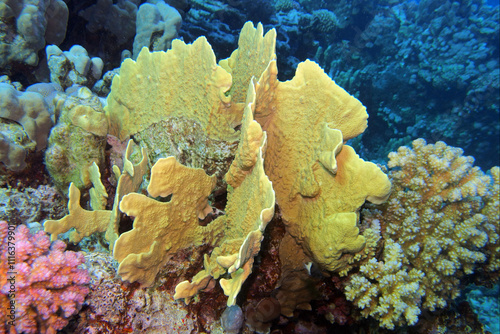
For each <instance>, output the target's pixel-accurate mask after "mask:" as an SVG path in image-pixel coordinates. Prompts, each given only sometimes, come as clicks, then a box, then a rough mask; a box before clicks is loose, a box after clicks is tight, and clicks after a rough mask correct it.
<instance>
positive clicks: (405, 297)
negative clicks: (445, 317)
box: [345, 240, 425, 329]
mask: <svg viewBox="0 0 500 334" xmlns="http://www.w3.org/2000/svg"><path fill="white" fill-rule="evenodd" d="M405 261H406V262H407V260H406V259H405V258H404V254H403V251H402V250H401V246H400V245H399V244H397V243H395V242H393V241H392V240H388V241H387V242H386V245H385V249H384V257H383V261H380V262H379V261H377V260H376V259H375V258H372V259H371V260H370V261H369V262H368V263H367V264H364V265H362V266H361V267H360V269H359V274H355V275H352V276H351V277H350V280H349V283H348V285H347V286H346V289H345V294H346V297H347V300H350V301H353V302H354V304H355V305H356V306H357V307H359V308H361V309H362V311H361V314H363V315H364V316H365V317H368V316H369V315H370V316H372V317H374V318H375V319H377V320H379V321H380V325H381V326H382V327H385V328H388V329H394V327H395V325H403V324H405V321H404V320H403V317H404V319H405V320H406V323H408V324H409V325H414V324H415V323H416V322H417V320H418V315H419V314H420V307H419V305H420V303H421V298H422V296H423V295H424V294H425V292H424V288H423V287H422V286H421V285H420V282H421V281H422V278H423V277H424V275H425V274H424V273H423V272H422V271H420V270H418V269H415V268H413V269H411V270H410V271H407V269H406V268H404V267H403V264H404V263H405Z"/></svg>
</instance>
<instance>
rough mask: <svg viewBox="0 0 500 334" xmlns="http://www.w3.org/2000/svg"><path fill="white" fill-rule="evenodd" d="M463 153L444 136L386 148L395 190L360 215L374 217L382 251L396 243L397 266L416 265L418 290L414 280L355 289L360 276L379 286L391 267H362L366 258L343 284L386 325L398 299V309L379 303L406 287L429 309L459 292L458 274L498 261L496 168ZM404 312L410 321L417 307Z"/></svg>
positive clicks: (392, 320)
mask: <svg viewBox="0 0 500 334" xmlns="http://www.w3.org/2000/svg"><path fill="white" fill-rule="evenodd" d="M462 153H463V151H462V150H461V149H459V148H455V147H450V146H447V145H446V144H445V143H444V142H437V143H436V144H427V143H426V142H425V141H424V140H423V139H417V140H415V141H413V149H411V148H409V147H405V146H403V147H400V148H399V149H398V152H393V153H390V154H389V159H390V160H389V164H388V165H389V167H390V168H392V169H393V170H392V171H391V172H390V177H391V179H392V181H393V193H392V195H391V197H390V198H389V200H388V201H387V202H386V203H385V204H383V205H382V206H379V207H376V209H373V210H371V211H366V212H364V213H365V217H364V219H369V220H372V221H375V220H376V221H378V222H379V223H380V225H381V226H382V227H383V228H382V231H383V233H382V235H383V237H384V238H385V239H386V250H385V252H386V254H387V253H388V252H390V249H389V250H388V249H387V247H398V248H400V249H401V255H402V256H401V261H400V262H401V263H402V264H403V267H402V269H401V270H402V271H404V273H408V275H410V274H411V273H412V272H415V270H416V272H415V275H417V273H418V275H420V276H421V278H420V279H419V284H420V289H421V291H420V290H416V287H415V289H413V290H411V291H410V290H408V289H401V290H399V294H398V293H396V294H394V293H393V292H391V293H384V292H382V295H381V296H379V294H378V293H379V291H383V290H382V288H379V290H376V291H375V292H377V293H375V292H374V293H373V294H370V293H369V292H368V290H367V289H366V288H362V289H361V288H360V284H361V282H362V281H366V278H368V279H370V282H371V283H370V284H372V285H373V286H374V287H377V286H382V285H383V282H384V281H386V280H387V279H386V276H387V277H388V278H390V277H391V275H393V274H394V273H395V272H394V271H390V272H386V273H383V274H380V273H379V274H377V275H376V276H374V274H373V273H372V272H367V269H366V268H369V267H370V266H371V264H367V265H366V266H362V267H361V268H362V269H361V270H360V274H356V275H354V276H352V277H351V280H350V282H349V284H348V286H347V288H346V291H347V296H348V297H349V298H350V299H351V300H354V303H355V304H356V305H357V306H359V307H361V308H363V309H364V310H363V314H365V315H366V316H368V315H372V316H374V317H375V318H377V319H380V320H381V325H382V326H384V327H387V328H392V327H393V326H394V324H401V323H402V315H403V313H402V311H404V309H402V308H401V306H402V304H401V303H399V304H398V305H399V306H400V308H399V313H398V312H396V309H394V310H392V309H391V308H388V307H385V306H384V305H387V304H388V303H392V304H394V305H396V303H397V301H398V299H401V298H403V297H405V298H407V297H408V296H407V295H406V294H407V293H408V292H412V294H413V297H412V298H413V302H414V303H417V304H418V305H419V307H420V304H421V306H422V307H423V308H425V309H428V310H431V311H434V310H435V309H437V308H442V307H444V306H446V305H447V302H448V301H450V300H452V299H454V298H456V297H457V296H458V295H459V294H460V286H459V283H460V278H461V277H463V276H464V275H468V274H472V273H474V270H475V269H476V268H478V267H479V266H480V264H482V263H485V262H487V266H486V268H487V270H497V268H498V267H497V266H498V243H499V241H498V239H499V237H498V233H499V227H498V221H499V213H498V210H496V209H497V208H498V202H499V199H498V194H499V192H498V170H499V169H498V167H494V168H492V170H491V171H490V172H491V174H492V176H493V178H492V177H490V176H489V175H487V174H484V173H483V172H482V171H481V170H480V169H479V167H473V162H474V159H473V158H472V157H466V156H463V155H462ZM495 210H496V211H495ZM394 245H396V246H394ZM372 261H375V260H372ZM370 263H371V262H370ZM374 263H375V262H374ZM386 265H387V263H386V264H385V265H384V264H383V263H381V266H380V268H379V269H380V270H382V272H383V271H384V270H385V269H384V268H386ZM365 267H366V268H365ZM363 268H365V269H363ZM405 275H406V274H404V275H402V276H401V275H399V276H398V274H396V276H395V277H401V278H403V277H404V276H405ZM415 275H413V276H415ZM418 275H417V276H418ZM363 276H364V277H363ZM410 276H411V275H410ZM365 277H366V278H365ZM415 277H416V276H415ZM359 289H361V290H359ZM374 289H376V288H374ZM396 291H397V290H396ZM417 292H418V294H419V295H421V302H420V301H419V300H420V297H418V294H417ZM379 297H380V298H379ZM417 297H418V298H417ZM370 298H371V300H370ZM377 298H378V299H377ZM409 312H410V313H409V314H407V313H406V311H405V313H404V316H405V318H406V320H407V322H408V323H409V324H413V323H415V322H416V317H417V316H418V313H416V312H414V311H409ZM409 315H410V316H409Z"/></svg>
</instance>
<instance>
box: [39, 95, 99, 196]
mask: <svg viewBox="0 0 500 334" xmlns="http://www.w3.org/2000/svg"><path fill="white" fill-rule="evenodd" d="M55 104H56V106H55V114H56V116H57V117H56V119H57V125H56V126H55V127H54V128H53V129H52V131H51V132H50V137H49V147H48V148H47V151H46V152H45V164H46V167H47V170H48V172H49V174H50V176H51V177H52V179H53V181H54V183H55V185H56V186H57V187H58V189H59V190H60V191H62V192H66V191H67V189H68V186H69V184H70V183H71V182H73V183H74V184H75V185H76V186H77V187H78V188H84V187H88V186H89V185H90V174H89V171H88V169H89V167H90V166H91V165H92V163H94V162H95V163H96V164H97V165H98V166H102V165H103V163H104V148H105V145H106V133H107V129H108V123H107V120H106V118H105V116H104V112H103V109H102V104H101V101H100V100H99V98H98V97H97V96H95V95H93V94H92V92H91V91H90V90H89V89H88V88H86V87H81V88H80V87H78V86H76V87H72V88H70V89H67V90H66V93H65V94H60V95H58V97H57V98H56V99H55Z"/></svg>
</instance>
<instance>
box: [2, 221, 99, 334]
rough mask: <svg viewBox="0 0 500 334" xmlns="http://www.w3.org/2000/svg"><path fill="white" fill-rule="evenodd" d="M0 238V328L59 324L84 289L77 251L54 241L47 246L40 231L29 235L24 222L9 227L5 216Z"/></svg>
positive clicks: (43, 329) (51, 329) (52, 328)
mask: <svg viewBox="0 0 500 334" xmlns="http://www.w3.org/2000/svg"><path fill="white" fill-rule="evenodd" d="M0 239H1V240H2V244H1V246H0V257H1V260H2V270H0V305H1V311H0V332H1V333H7V332H9V331H10V332H11V331H14V330H15V331H17V332H18V333H33V334H34V333H56V332H57V331H58V330H61V329H63V328H64V327H65V326H66V325H67V324H68V321H69V319H70V318H71V316H72V315H74V314H76V313H78V311H79V310H80V308H81V306H82V305H83V302H84V299H85V296H86V295H87V294H88V292H89V289H88V287H87V285H88V283H89V282H90V277H89V275H88V273H87V271H86V270H84V269H80V268H79V267H80V265H82V264H83V263H84V262H85V260H84V256H83V254H82V253H75V252H72V251H65V249H66V245H65V244H64V242H62V241H59V240H58V241H55V242H54V243H52V245H51V243H50V241H49V237H48V236H47V235H46V234H45V232H43V231H40V232H38V233H37V234H35V235H32V234H31V233H30V232H29V230H28V228H27V227H26V226H25V225H19V226H17V227H16V228H14V226H13V225H9V224H8V223H7V222H5V221H1V222H0ZM13 244H15V246H11V245H13ZM11 310H12V311H11ZM9 312H10V313H9Z"/></svg>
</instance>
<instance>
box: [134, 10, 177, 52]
mask: <svg viewBox="0 0 500 334" xmlns="http://www.w3.org/2000/svg"><path fill="white" fill-rule="evenodd" d="M150 2H152V3H144V4H142V5H141V6H140V7H139V10H138V11H137V23H136V26H137V28H136V31H137V32H136V35H135V39H134V48H133V51H132V54H133V58H134V59H135V58H137V56H138V55H139V52H140V51H141V49H142V48H143V47H147V48H149V50H150V51H166V50H168V49H170V47H171V46H172V40H173V39H174V38H176V37H177V32H178V31H179V28H180V26H181V23H182V18H181V15H180V14H179V12H177V10H176V9H175V8H174V7H171V6H169V5H167V4H166V3H165V2H163V1H161V0H156V1H151V0H150Z"/></svg>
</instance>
